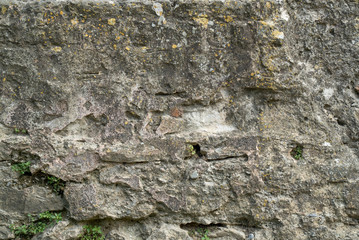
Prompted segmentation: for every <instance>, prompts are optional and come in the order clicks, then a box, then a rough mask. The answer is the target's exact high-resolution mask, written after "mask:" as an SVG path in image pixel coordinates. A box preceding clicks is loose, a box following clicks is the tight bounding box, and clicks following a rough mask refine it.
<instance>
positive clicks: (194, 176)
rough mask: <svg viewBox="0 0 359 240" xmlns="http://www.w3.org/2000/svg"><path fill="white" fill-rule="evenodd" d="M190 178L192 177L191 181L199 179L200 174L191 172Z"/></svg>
mask: <svg viewBox="0 0 359 240" xmlns="http://www.w3.org/2000/svg"><path fill="white" fill-rule="evenodd" d="M189 177H190V178H191V179H197V178H198V172H197V171H193V172H191V174H190V175H189Z"/></svg>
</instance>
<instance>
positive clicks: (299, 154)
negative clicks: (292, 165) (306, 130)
mask: <svg viewBox="0 0 359 240" xmlns="http://www.w3.org/2000/svg"><path fill="white" fill-rule="evenodd" d="M290 154H291V155H292V157H293V158H294V159H296V160H300V159H303V147H302V146H296V147H295V148H293V150H292V151H291V152H290Z"/></svg>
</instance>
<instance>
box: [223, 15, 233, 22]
mask: <svg viewBox="0 0 359 240" xmlns="http://www.w3.org/2000/svg"><path fill="white" fill-rule="evenodd" d="M224 20H225V21H226V22H233V18H232V17H231V16H224Z"/></svg>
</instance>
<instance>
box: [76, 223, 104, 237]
mask: <svg viewBox="0 0 359 240" xmlns="http://www.w3.org/2000/svg"><path fill="white" fill-rule="evenodd" d="M83 230H84V232H83V234H82V235H81V236H80V239H81V240H104V239H105V236H104V234H103V232H102V230H101V227H100V226H92V225H85V226H84V227H83Z"/></svg>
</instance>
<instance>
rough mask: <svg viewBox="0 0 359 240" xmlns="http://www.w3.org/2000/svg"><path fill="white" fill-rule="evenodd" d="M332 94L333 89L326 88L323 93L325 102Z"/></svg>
mask: <svg viewBox="0 0 359 240" xmlns="http://www.w3.org/2000/svg"><path fill="white" fill-rule="evenodd" d="M333 94H334V89H333V88H326V89H324V91H323V96H324V98H325V100H329V99H330V98H331V97H332V96H333Z"/></svg>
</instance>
